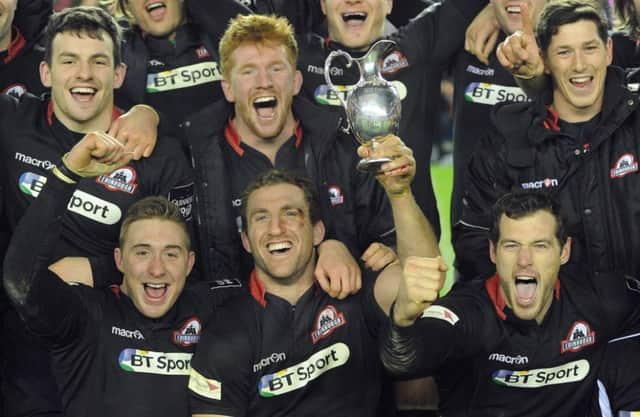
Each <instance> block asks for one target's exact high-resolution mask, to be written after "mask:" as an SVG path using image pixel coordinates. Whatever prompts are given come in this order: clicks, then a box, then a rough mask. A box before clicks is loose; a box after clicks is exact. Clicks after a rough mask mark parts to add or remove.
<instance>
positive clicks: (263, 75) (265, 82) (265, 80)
mask: <svg viewBox="0 0 640 417" xmlns="http://www.w3.org/2000/svg"><path fill="white" fill-rule="evenodd" d="M258 85H259V86H260V87H263V88H268V87H271V85H272V81H271V74H270V73H269V70H268V69H263V70H260V71H258Z"/></svg>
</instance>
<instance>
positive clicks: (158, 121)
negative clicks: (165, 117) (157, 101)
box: [134, 104, 160, 124]
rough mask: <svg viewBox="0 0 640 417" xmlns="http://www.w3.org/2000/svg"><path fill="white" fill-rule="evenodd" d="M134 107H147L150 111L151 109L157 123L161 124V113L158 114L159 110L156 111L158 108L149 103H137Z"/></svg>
mask: <svg viewBox="0 0 640 417" xmlns="http://www.w3.org/2000/svg"><path fill="white" fill-rule="evenodd" d="M134 108H139V109H147V110H148V111H150V112H151V113H152V114H153V116H154V118H155V120H156V124H160V115H159V114H158V112H157V111H156V109H154V108H153V107H151V106H149V105H148V104H136V105H135V106H134Z"/></svg>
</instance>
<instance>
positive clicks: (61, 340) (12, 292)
mask: <svg viewBox="0 0 640 417" xmlns="http://www.w3.org/2000/svg"><path fill="white" fill-rule="evenodd" d="M74 188H75V187H74V186H73V185H70V184H66V183H63V182H62V181H60V180H58V179H57V178H56V177H55V176H53V175H51V176H50V178H49V179H48V182H47V187H45V188H44V189H43V191H42V192H41V193H40V196H39V198H37V199H36V200H35V201H34V202H33V203H32V204H31V205H30V206H29V208H28V209H27V211H26V213H25V214H24V216H23V217H22V219H21V220H20V222H19V224H18V226H17V228H16V229H15V231H14V234H13V239H12V241H11V244H10V246H9V249H8V250H7V254H6V257H5V262H4V266H3V279H4V285H5V289H6V292H7V295H8V296H9V298H10V299H11V301H12V303H13V304H14V306H15V308H16V310H17V311H18V313H19V314H20V316H21V317H22V318H23V320H24V321H25V323H26V325H27V327H28V328H29V329H30V330H31V331H32V332H34V333H35V334H37V335H39V336H42V337H43V338H45V339H46V340H48V341H50V342H51V343H53V344H55V345H64V344H66V343H68V342H70V341H72V340H74V339H75V338H76V335H77V334H78V333H79V332H80V331H81V329H82V328H84V326H85V324H86V322H87V320H88V315H87V312H86V308H85V306H84V303H83V302H82V299H81V298H80V297H79V296H78V295H77V294H76V293H75V291H74V290H73V288H72V287H71V286H69V285H67V284H66V283H64V282H63V281H62V280H61V279H59V278H58V276H57V275H55V274H53V273H52V272H50V271H49V269H48V266H49V264H50V263H51V259H52V256H53V251H54V248H55V246H56V243H57V241H58V239H59V237H60V230H61V227H62V216H63V214H64V212H65V210H66V202H67V201H68V200H69V198H70V197H71V194H72V193H73V191H74Z"/></svg>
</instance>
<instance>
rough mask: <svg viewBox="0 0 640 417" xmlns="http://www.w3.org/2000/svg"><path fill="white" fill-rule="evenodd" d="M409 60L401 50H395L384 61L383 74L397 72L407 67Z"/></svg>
mask: <svg viewBox="0 0 640 417" xmlns="http://www.w3.org/2000/svg"><path fill="white" fill-rule="evenodd" d="M408 66H409V61H408V60H407V57H406V56H404V55H403V54H402V53H401V52H400V51H393V52H391V53H390V54H389V55H387V56H386V57H385V58H384V60H383V61H382V73H383V74H395V73H396V72H398V71H400V70H401V69H404V68H407V67H408Z"/></svg>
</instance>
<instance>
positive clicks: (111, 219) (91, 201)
mask: <svg viewBox="0 0 640 417" xmlns="http://www.w3.org/2000/svg"><path fill="white" fill-rule="evenodd" d="M67 210H69V211H72V212H74V213H76V214H79V215H81V216H83V217H86V218H88V219H91V220H93V221H96V222H98V223H102V224H116V223H118V222H119V221H120V219H121V218H122V211H121V210H120V207H118V206H116V205H115V204H113V203H109V202H108V201H105V200H103V199H101V198H98V197H96V196H93V195H91V194H88V193H85V192H84V191H80V190H76V191H74V193H73V195H72V196H71V199H70V200H69V204H67Z"/></svg>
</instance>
